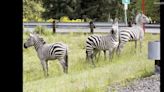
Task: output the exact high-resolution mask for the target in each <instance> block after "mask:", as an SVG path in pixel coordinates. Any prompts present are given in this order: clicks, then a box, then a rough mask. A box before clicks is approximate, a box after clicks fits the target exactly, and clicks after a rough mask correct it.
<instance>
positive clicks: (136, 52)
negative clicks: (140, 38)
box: [135, 40, 137, 53]
mask: <svg viewBox="0 0 164 92" xmlns="http://www.w3.org/2000/svg"><path fill="white" fill-rule="evenodd" d="M135 53H137V40H136V41H135Z"/></svg>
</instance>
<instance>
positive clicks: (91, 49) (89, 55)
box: [86, 21, 119, 66]
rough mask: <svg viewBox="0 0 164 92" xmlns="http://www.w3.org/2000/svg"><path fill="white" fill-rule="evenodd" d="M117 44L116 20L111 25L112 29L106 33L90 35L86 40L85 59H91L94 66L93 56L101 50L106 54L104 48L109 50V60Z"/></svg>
mask: <svg viewBox="0 0 164 92" xmlns="http://www.w3.org/2000/svg"><path fill="white" fill-rule="evenodd" d="M118 44H119V30H118V21H115V23H113V25H112V29H111V31H110V33H109V34H108V35H95V34H94V35H91V36H89V37H88V38H87V40H86V60H87V61H90V60H91V61H92V64H93V65H94V66H95V64H94V61H93V58H94V57H95V58H96V55H97V53H98V52H100V51H101V50H103V51H104V55H105V54H106V50H108V51H109V60H112V57H113V54H114V51H115V50H116V49H117V47H118Z"/></svg>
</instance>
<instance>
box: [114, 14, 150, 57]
mask: <svg viewBox="0 0 164 92" xmlns="http://www.w3.org/2000/svg"><path fill="white" fill-rule="evenodd" d="M135 21H136V25H133V26H132V27H130V28H123V29H120V36H119V37H120V38H119V46H118V49H117V54H118V55H120V53H121V52H122V49H123V47H124V45H125V44H126V43H127V42H128V41H135V49H136V48H137V41H138V40H139V41H140V52H141V48H142V40H143V38H144V30H143V24H144V23H149V18H148V17H147V16H146V15H144V14H142V13H138V14H137V16H136V18H135ZM135 52H136V51H135Z"/></svg>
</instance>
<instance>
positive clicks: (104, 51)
mask: <svg viewBox="0 0 164 92" xmlns="http://www.w3.org/2000/svg"><path fill="white" fill-rule="evenodd" d="M103 52H104V60H106V50H103Z"/></svg>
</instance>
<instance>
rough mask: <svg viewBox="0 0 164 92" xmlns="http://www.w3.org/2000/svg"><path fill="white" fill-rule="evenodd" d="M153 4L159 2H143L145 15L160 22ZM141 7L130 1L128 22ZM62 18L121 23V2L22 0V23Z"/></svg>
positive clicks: (140, 1) (99, 0) (138, 3)
mask: <svg viewBox="0 0 164 92" xmlns="http://www.w3.org/2000/svg"><path fill="white" fill-rule="evenodd" d="M154 2H159V0H145V14H146V15H148V16H149V17H151V18H152V20H155V21H160V5H157V4H154ZM141 5H142V0H131V2H130V4H129V5H128V10H127V14H128V20H133V19H134V18H135V16H136V13H137V12H138V11H141V10H142V6H141ZM63 16H68V17H69V19H70V20H71V21H70V22H77V20H76V19H84V21H85V22H88V21H90V20H93V21H102V22H106V21H108V20H109V19H114V18H116V17H117V18H119V19H120V20H122V21H123V20H124V5H123V4H122V0H23V21H24V22H27V21H32V20H33V21H36V22H39V21H42V22H43V21H44V20H47V21H48V20H49V19H52V18H55V19H57V20H59V19H60V18H62V17H63ZM43 19H44V20H43ZM88 19H89V20H88ZM50 21H51V20H50Z"/></svg>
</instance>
